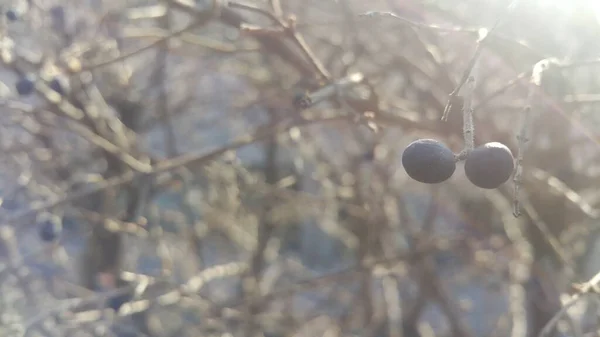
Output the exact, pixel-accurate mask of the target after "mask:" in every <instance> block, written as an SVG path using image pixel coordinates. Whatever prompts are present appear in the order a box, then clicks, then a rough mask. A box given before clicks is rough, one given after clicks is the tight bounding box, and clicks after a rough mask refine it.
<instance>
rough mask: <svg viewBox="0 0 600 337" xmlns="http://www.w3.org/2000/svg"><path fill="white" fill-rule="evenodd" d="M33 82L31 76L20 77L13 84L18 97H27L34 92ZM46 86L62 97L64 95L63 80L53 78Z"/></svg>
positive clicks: (33, 78)
mask: <svg viewBox="0 0 600 337" xmlns="http://www.w3.org/2000/svg"><path fill="white" fill-rule="evenodd" d="M35 81H36V78H35V76H34V75H32V74H27V75H25V76H23V77H21V78H20V79H19V80H18V81H17V83H16V84H15V88H16V89H17V93H18V94H19V95H20V96H28V95H31V94H32V93H33V92H34V91H35ZM48 86H49V87H50V89H52V90H54V91H56V92H57V93H59V94H61V95H64V93H65V79H63V78H60V77H53V78H52V79H51V80H50V82H48Z"/></svg>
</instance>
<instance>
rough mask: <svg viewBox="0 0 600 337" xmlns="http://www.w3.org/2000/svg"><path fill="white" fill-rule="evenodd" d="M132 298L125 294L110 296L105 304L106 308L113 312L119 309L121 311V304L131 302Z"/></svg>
mask: <svg viewBox="0 0 600 337" xmlns="http://www.w3.org/2000/svg"><path fill="white" fill-rule="evenodd" d="M131 299H132V296H131V294H129V293H125V294H116V295H113V296H111V297H110V298H109V299H108V300H107V303H106V306H107V307H109V308H111V309H113V310H114V311H117V312H118V311H119V309H121V307H122V306H123V304H125V303H127V302H129V301H131Z"/></svg>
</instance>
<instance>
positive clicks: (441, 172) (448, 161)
mask: <svg viewBox="0 0 600 337" xmlns="http://www.w3.org/2000/svg"><path fill="white" fill-rule="evenodd" d="M402 166H404V170H405V171H406V173H407V174H408V176H409V177H411V178H412V179H414V180H416V181H418V182H421V183H425V184H437V183H441V182H443V181H446V180H448V179H449V178H450V177H451V176H452V174H454V171H455V170H456V162H455V161H454V153H453V152H452V150H450V149H449V148H448V147H447V146H446V145H444V144H443V143H442V142H440V141H437V140H435V139H419V140H416V141H414V142H412V143H410V144H409V145H408V146H407V147H406V149H405V150H404V153H402Z"/></svg>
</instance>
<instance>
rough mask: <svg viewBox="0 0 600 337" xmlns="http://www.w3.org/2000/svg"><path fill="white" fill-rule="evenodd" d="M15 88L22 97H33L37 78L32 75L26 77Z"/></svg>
mask: <svg viewBox="0 0 600 337" xmlns="http://www.w3.org/2000/svg"><path fill="white" fill-rule="evenodd" d="M15 88H16V89H17V93H18V94H19V95H21V96H27V95H31V93H33V90H34V89H35V78H34V77H33V76H31V75H27V76H24V77H22V78H20V79H19V80H18V81H17V84H16V85H15Z"/></svg>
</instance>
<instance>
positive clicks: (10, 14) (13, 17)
mask: <svg viewBox="0 0 600 337" xmlns="http://www.w3.org/2000/svg"><path fill="white" fill-rule="evenodd" d="M6 18H7V19H8V20H9V21H17V20H19V13H17V11H16V10H14V9H9V10H7V11H6Z"/></svg>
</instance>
